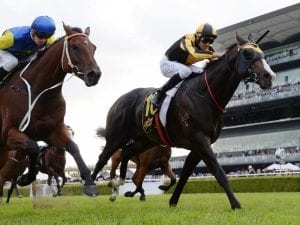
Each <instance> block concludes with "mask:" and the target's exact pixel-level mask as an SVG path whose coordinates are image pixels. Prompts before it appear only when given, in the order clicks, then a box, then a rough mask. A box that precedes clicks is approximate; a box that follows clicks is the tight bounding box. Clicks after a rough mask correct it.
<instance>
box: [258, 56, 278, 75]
mask: <svg viewBox="0 0 300 225" xmlns="http://www.w3.org/2000/svg"><path fill="white" fill-rule="evenodd" d="M261 61H262V63H263V66H264V69H265V70H266V71H267V72H268V73H269V74H270V75H271V76H272V80H274V79H275V78H276V73H274V72H273V70H272V69H271V67H270V66H269V64H268V63H267V62H266V60H265V59H261Z"/></svg>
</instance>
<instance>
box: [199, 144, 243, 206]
mask: <svg viewBox="0 0 300 225" xmlns="http://www.w3.org/2000/svg"><path fill="white" fill-rule="evenodd" d="M202 156H203V161H204V162H205V164H206V166H207V167H208V168H209V169H210V171H211V172H212V174H213V175H214V176H215V178H216V180H217V182H218V183H219V184H220V186H221V187H222V188H223V189H224V191H225V193H226V194H227V197H228V199H229V201H230V205H231V208H232V209H240V208H241V205H240V203H239V201H238V200H237V199H236V197H235V196H234V193H233V191H232V189H231V187H230V185H229V183H228V179H227V177H226V174H225V172H224V170H223V168H222V167H221V166H220V164H219V163H218V161H217V159H216V156H215V155H214V153H213V151H212V149H211V147H210V146H207V147H206V148H205V149H204V151H203V152H202Z"/></svg>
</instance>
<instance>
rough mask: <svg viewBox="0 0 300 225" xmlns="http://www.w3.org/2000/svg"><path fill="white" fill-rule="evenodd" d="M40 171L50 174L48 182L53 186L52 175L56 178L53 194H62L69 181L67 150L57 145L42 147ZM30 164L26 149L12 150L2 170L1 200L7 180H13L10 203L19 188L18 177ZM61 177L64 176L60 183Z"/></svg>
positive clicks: (9, 192)
mask: <svg viewBox="0 0 300 225" xmlns="http://www.w3.org/2000/svg"><path fill="white" fill-rule="evenodd" d="M38 164H39V165H38V168H39V172H42V173H45V174H48V180H47V183H48V185H49V186H52V177H54V178H55V181H56V186H57V191H56V193H54V194H53V196H54V197H55V196H60V195H61V188H62V187H63V186H64V184H65V183H66V181H67V178H66V176H65V165H66V156H65V150H64V149H60V148H56V147H48V146H47V147H42V148H41V152H40V155H39V162H38ZM28 165H29V158H28V156H27V155H26V153H25V151H10V152H9V160H8V161H7V163H6V164H5V165H4V166H3V167H2V169H1V170H0V202H1V201H2V197H3V186H4V184H5V182H6V181H10V182H11V186H10V188H9V189H8V192H7V199H6V203H9V200H10V197H11V194H12V192H13V189H14V188H16V190H17V178H18V177H19V176H21V175H22V174H23V173H24V171H25V170H26V168H27V167H28ZM59 177H61V178H62V184H61V185H60V182H59ZM17 191H18V190H17Z"/></svg>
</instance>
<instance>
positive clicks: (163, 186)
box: [158, 185, 168, 191]
mask: <svg viewBox="0 0 300 225" xmlns="http://www.w3.org/2000/svg"><path fill="white" fill-rule="evenodd" d="M158 188H159V189H160V190H162V191H167V190H168V188H167V186H165V185H160V186H159V187H158Z"/></svg>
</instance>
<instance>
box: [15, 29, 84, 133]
mask: <svg viewBox="0 0 300 225" xmlns="http://www.w3.org/2000/svg"><path fill="white" fill-rule="evenodd" d="M75 36H85V37H86V36H87V35H86V34H84V33H75V34H72V35H70V36H66V37H65V39H64V46H63V53H62V57H61V67H62V70H63V71H64V72H65V73H67V72H66V71H65V70H64V67H63V60H64V56H65V55H66V57H67V59H68V65H69V66H70V67H71V69H72V73H75V74H83V73H82V72H80V71H79V70H78V67H77V66H74V64H73V63H72V61H71V58H70V53H69V49H68V39H71V38H72V37H75ZM36 57H37V56H35V57H32V58H31V59H30V61H29V63H28V64H27V65H26V66H25V67H24V69H23V70H22V71H21V73H20V75H19V76H20V78H21V80H22V81H23V82H24V83H25V84H26V87H27V91H28V110H27V112H26V114H25V116H24V117H23V119H22V121H21V123H20V125H19V130H20V131H21V132H23V131H25V130H26V128H27V127H28V125H29V123H30V119H31V112H32V110H33V108H34V106H35V104H36V102H37V101H38V99H39V98H40V97H41V96H42V95H43V94H44V93H45V92H47V91H49V90H52V89H54V88H56V87H59V86H61V85H62V84H63V81H62V82H59V83H57V84H55V85H53V86H51V87H49V88H46V89H45V90H43V91H42V92H41V93H40V94H38V95H37V96H36V98H35V99H34V100H33V101H32V99H31V85H30V84H29V82H28V81H27V80H26V79H25V78H24V77H23V73H24V72H25V71H26V70H27V68H28V67H29V66H30V64H31V63H32V61H34V60H35V59H36ZM75 69H76V71H75Z"/></svg>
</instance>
